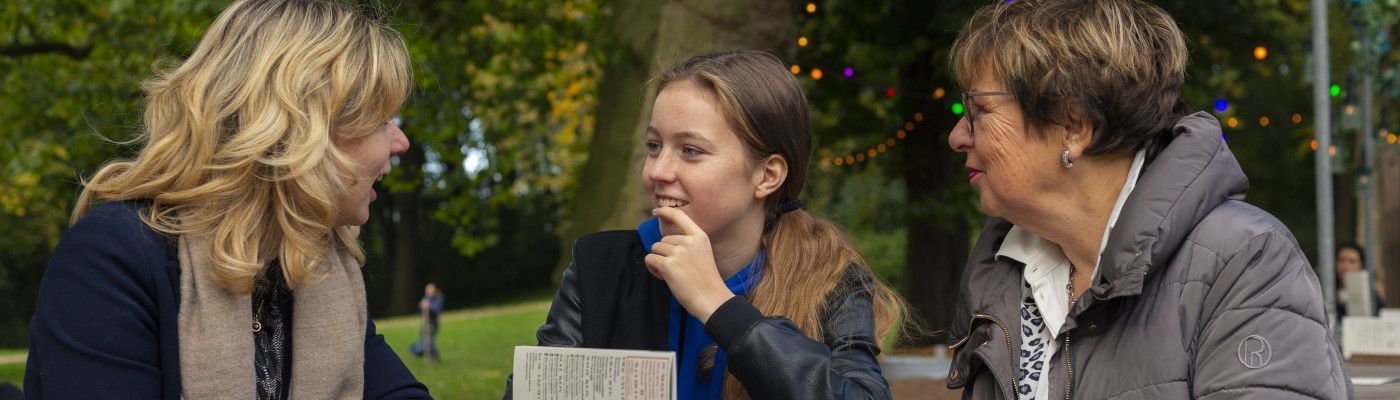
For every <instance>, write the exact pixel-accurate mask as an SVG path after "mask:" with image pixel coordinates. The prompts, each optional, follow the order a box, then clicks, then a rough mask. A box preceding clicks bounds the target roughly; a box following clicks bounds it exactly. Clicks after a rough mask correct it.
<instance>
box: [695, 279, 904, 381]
mask: <svg viewBox="0 0 1400 400" xmlns="http://www.w3.org/2000/svg"><path fill="white" fill-rule="evenodd" d="M826 310H827V311H826V312H825V313H824V315H825V319H824V320H823V325H822V326H823V329H824V330H825V332H824V336H825V339H824V343H823V342H818V341H815V340H812V339H810V338H807V337H806V336H804V335H803V334H802V331H801V330H800V329H798V327H797V325H794V324H793V323H792V321H790V320H788V319H787V318H782V317H764V316H763V314H761V313H760V312H759V311H758V309H757V308H754V306H753V305H752V304H750V303H749V301H748V299H746V298H744V297H743V296H735V297H734V298H732V299H730V300H729V301H728V302H725V303H724V304H723V305H721V306H720V307H719V309H717V310H715V312H714V314H712V315H711V316H710V320H709V321H708V322H706V324H705V331H706V332H708V333H709V334H710V336H711V337H713V338H714V339H715V342H717V343H719V345H720V346H723V347H724V349H725V351H726V352H728V354H729V361H728V362H727V366H726V368H727V369H728V370H729V372H730V373H732V374H734V376H735V377H736V378H738V379H739V381H740V382H741V383H743V384H744V388H745V390H747V391H748V393H749V396H750V397H753V398H755V399H889V398H890V389H889V384H888V383H887V382H886V381H885V378H884V376H883V375H881V374H880V364H879V362H878V361H877V360H876V357H877V356H879V354H880V346H879V344H878V338H876V337H875V327H874V321H873V320H874V318H873V313H872V310H871V297H870V292H869V290H868V289H866V288H865V287H862V286H859V285H857V286H856V288H855V290H852V291H850V292H849V293H845V294H842V295H839V296H837V297H835V298H832V299H831V300H830V301H829V302H828V304H827V308H826Z"/></svg>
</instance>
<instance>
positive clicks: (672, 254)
mask: <svg viewBox="0 0 1400 400" xmlns="http://www.w3.org/2000/svg"><path fill="white" fill-rule="evenodd" d="M652 213H653V214H654V215H656V216H657V217H659V218H661V220H662V221H663V222H666V223H670V224H672V225H673V226H675V227H676V228H677V229H679V230H680V232H681V233H679V234H675V235H668V236H666V237H664V238H661V241H660V242H656V244H654V245H652V246H651V254H647V256H646V259H645V260H644V261H645V262H646V265H647V269H648V270H650V271H651V274H652V275H655V276H656V277H657V278H660V279H661V280H663V281H666V285H667V286H669V287H670V288H671V294H673V295H675V296H676V301H678V302H680V303H681V307H685V310H686V311H688V312H690V315H694V316H695V318H697V319H699V320H700V322H702V323H703V322H707V321H709V319H710V314H713V313H714V312H715V310H716V309H718V308H719V306H720V305H723V304H724V302H726V301H729V299H730V298H732V297H734V293H732V292H730V291H729V287H728V286H725V284H724V279H723V278H721V277H720V276H719V268H717V267H715V252H714V250H712V249H710V237H709V236H706V235H705V231H703V230H700V227H699V226H697V225H695V221H692V220H691V219H690V216H688V215H685V213H684V212H681V211H680V210H677V209H674V208H670V207H662V208H658V209H656V210H655V211H653V212H652Z"/></svg>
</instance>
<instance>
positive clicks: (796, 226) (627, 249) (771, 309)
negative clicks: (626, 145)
mask: <svg viewBox="0 0 1400 400" xmlns="http://www.w3.org/2000/svg"><path fill="white" fill-rule="evenodd" d="M656 82H657V88H658V89H657V95H656V98H655V99H654V103H653V107H652V112H651V121H650V123H649V125H648V127H647V130H646V141H645V144H646V154H647V156H646V161H645V164H644V166H643V169H642V171H641V173H642V175H643V182H644V186H645V188H646V193H647V194H648V195H649V196H650V197H651V200H652V204H653V205H654V206H655V207H656V208H655V210H654V211H653V214H654V215H655V217H654V218H652V219H649V220H647V221H645V222H643V223H642V224H641V225H640V226H639V227H638V228H637V229H636V230H622V231H609V232H599V233H593V234H590V235H586V236H584V237H582V238H580V239H579V240H578V242H576V243H575V244H574V251H573V261H572V263H571V265H570V266H569V267H568V268H567V269H565V271H564V276H563V280H562V283H561V285H560V288H559V292H558V293H557V294H556V295H555V297H554V303H553V305H551V307H550V310H549V315H548V317H547V319H546V320H545V323H544V325H543V326H541V327H540V329H539V331H538V332H537V333H536V337H537V338H538V339H539V344H540V345H542V346H569V347H592V348H612V349H640V350H659V351H674V352H676V354H677V361H676V365H677V378H676V379H677V385H678V386H677V390H678V391H679V393H678V396H677V398H679V399H683V400H712V399H720V398H723V399H747V398H754V399H811V400H816V399H851V398H861V399H888V398H889V397H890V391H889V386H888V383H887V382H886V381H885V378H884V376H883V375H881V373H880V366H879V364H878V363H877V361H876V357H877V356H878V355H879V354H880V349H881V342H882V341H883V340H884V339H885V338H886V337H887V335H888V334H889V332H891V330H893V329H894V328H895V327H896V325H897V324H898V323H899V321H900V317H901V313H902V311H903V301H902V300H901V298H900V297H899V296H898V295H897V294H895V293H894V291H893V290H891V289H890V288H889V287H888V286H886V285H885V284H884V283H882V282H881V281H880V280H879V279H878V278H876V277H875V275H874V274H873V273H872V272H871V271H870V269H869V267H868V266H867V265H866V264H865V263H864V261H863V260H862V259H861V257H860V253H859V251H858V250H857V248H856V246H855V245H854V244H853V243H851V241H850V239H849V238H847V236H846V235H845V234H844V233H843V232H842V231H841V230H840V228H838V227H836V225H834V224H832V223H831V222H830V221H828V220H826V219H825V218H823V217H820V216H818V215H816V214H814V213H811V212H808V211H806V210H804V209H803V208H802V202H801V200H800V198H801V195H802V189H803V185H804V184H805V181H806V178H807V170H808V166H809V162H810V161H811V152H812V129H811V120H810V118H809V116H808V108H807V99H806V96H805V94H804V93H803V90H802V86H801V85H800V84H799V83H798V81H797V79H796V78H794V77H793V76H792V74H791V73H789V72H788V71H787V68H786V67H785V66H784V65H783V64H782V63H781V62H780V61H779V60H778V58H777V57H774V56H773V55H771V54H768V53H764V52H760V51H753V50H734V51H724V52H716V53H708V54H702V55H697V56H694V57H691V58H690V59H688V60H686V61H684V62H682V63H681V64H680V65H677V66H675V67H673V68H671V69H670V70H668V71H666V72H665V73H663V74H662V75H661V76H660V77H659V78H658V79H657V80H656ZM510 397H511V392H510V381H509V380H507V391H506V398H510Z"/></svg>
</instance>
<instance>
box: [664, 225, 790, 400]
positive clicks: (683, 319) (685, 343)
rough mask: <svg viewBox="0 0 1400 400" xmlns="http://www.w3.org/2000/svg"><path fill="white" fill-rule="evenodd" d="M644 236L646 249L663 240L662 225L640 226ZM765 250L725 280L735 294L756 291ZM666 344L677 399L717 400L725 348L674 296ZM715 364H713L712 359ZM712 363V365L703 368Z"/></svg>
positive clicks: (722, 380) (722, 372)
mask: <svg viewBox="0 0 1400 400" xmlns="http://www.w3.org/2000/svg"><path fill="white" fill-rule="evenodd" d="M637 233H638V234H639V235H641V237H642V246H645V247H646V249H647V252H650V251H651V245H653V244H656V242H660V241H661V224H660V222H659V220H658V219H656V218H652V219H649V220H646V221H645V222H642V224H641V225H639V226H637ZM765 258H766V255H765V252H764V251H763V250H762V249H760V250H759V251H758V255H757V256H756V257H754V260H753V262H752V263H749V265H748V266H746V267H744V269H742V270H739V272H738V273H735V274H734V276H731V277H729V279H725V280H724V285H725V286H728V287H729V291H730V292H733V293H734V294H735V295H746V294H748V293H749V292H751V291H753V288H754V286H757V285H758V281H759V279H760V278H761V277H762V271H763V261H764V259H765ZM669 326H670V329H669V333H668V337H667V339H668V340H667V344H668V345H669V347H670V349H671V351H674V352H676V390H677V392H678V393H677V396H676V398H677V399H679V400H718V399H719V397H720V394H722V393H723V392H724V363H725V360H726V358H727V357H726V356H725V352H724V349H721V348H719V346H718V345H717V344H716V343H715V340H714V339H713V338H711V337H710V335H709V334H706V333H705V324H704V323H701V322H700V319H698V318H695V316H692V315H690V313H687V312H686V311H685V309H684V308H681V303H680V302H678V301H676V298H675V297H674V296H672V297H671V323H670V324H669ZM711 360H712V361H713V364H710V361H711ZM703 364H710V365H711V366H710V368H708V369H706V368H703Z"/></svg>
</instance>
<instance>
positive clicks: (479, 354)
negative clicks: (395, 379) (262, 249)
mask: <svg viewBox="0 0 1400 400" xmlns="http://www.w3.org/2000/svg"><path fill="white" fill-rule="evenodd" d="M548 310H549V303H548V302H547V301H534V302H529V303H520V304H511V305H503V306H488V307H482V308H475V309H468V310H457V311H448V312H446V313H444V314H443V316H442V325H441V329H442V332H441V333H439V334H438V340H437V344H438V352H439V353H440V354H441V355H442V361H441V362H439V363H437V364H435V365H424V363H423V360H422V359H419V358H416V357H413V354H412V353H409V352H408V346H409V344H411V343H413V342H414V341H415V340H417V339H418V318H417V317H415V316H409V317H397V318H386V319H382V320H377V321H375V324H376V325H378V327H379V333H380V334H383V335H384V338H385V339H386V340H387V341H388V342H389V345H390V346H392V347H393V348H394V351H395V352H398V353H399V357H400V358H403V360H404V364H407V365H408V369H410V370H412V371H413V375H414V376H417V377H418V380H419V381H422V382H423V384H425V385H428V390H429V391H431V392H432V394H433V397H435V398H439V399H499V398H501V394H502V393H504V392H505V383H506V375H508V374H510V369H511V362H512V360H511V357H512V356H513V354H514V352H515V346H517V345H534V344H535V329H536V328H539V326H540V324H542V323H544V317H545V314H546V313H547V312H548ZM24 352H25V350H24V349H0V355H5V354H19V353H24ZM23 381H24V363H12V364H0V382H10V383H13V384H14V385H15V386H22V385H21V384H22V382H23Z"/></svg>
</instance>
